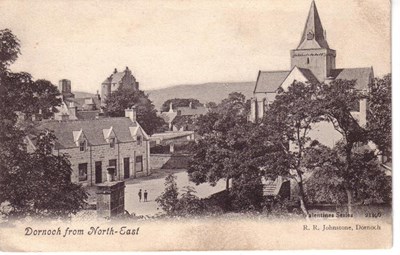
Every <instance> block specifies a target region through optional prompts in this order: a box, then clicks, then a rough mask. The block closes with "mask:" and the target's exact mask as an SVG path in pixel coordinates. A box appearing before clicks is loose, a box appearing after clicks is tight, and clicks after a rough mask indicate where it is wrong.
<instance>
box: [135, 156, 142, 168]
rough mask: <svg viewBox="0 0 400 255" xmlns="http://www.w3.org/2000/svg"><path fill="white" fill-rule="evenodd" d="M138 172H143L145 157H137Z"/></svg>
mask: <svg viewBox="0 0 400 255" xmlns="http://www.w3.org/2000/svg"><path fill="white" fill-rule="evenodd" d="M136 172H143V156H136Z"/></svg>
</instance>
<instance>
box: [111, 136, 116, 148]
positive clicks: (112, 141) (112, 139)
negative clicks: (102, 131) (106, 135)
mask: <svg viewBox="0 0 400 255" xmlns="http://www.w3.org/2000/svg"><path fill="white" fill-rule="evenodd" d="M114 147H115V138H110V148H114Z"/></svg>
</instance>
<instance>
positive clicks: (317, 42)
mask: <svg viewBox="0 0 400 255" xmlns="http://www.w3.org/2000/svg"><path fill="white" fill-rule="evenodd" d="M320 48H324V49H329V45H328V42H327V41H326V36H325V32H324V28H323V27H322V23H321V20H320V18H319V15H318V10H317V6H316V5H315V2H314V0H313V1H312V3H311V7H310V11H309V13H308V18H307V22H306V25H305V27H304V31H303V35H302V37H301V41H300V44H299V46H298V47H297V49H299V50H300V49H320Z"/></svg>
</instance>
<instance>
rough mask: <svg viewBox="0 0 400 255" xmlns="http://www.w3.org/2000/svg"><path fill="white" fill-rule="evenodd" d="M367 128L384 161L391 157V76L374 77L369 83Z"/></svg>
mask: <svg viewBox="0 0 400 255" xmlns="http://www.w3.org/2000/svg"><path fill="white" fill-rule="evenodd" d="M369 90H370V92H369V95H368V109H369V110H368V112H367V120H368V122H367V129H368V132H369V137H370V139H371V140H372V141H373V142H374V143H375V144H377V145H378V149H379V150H380V151H381V154H382V156H384V157H385V158H386V159H385V158H384V161H389V162H390V161H391V157H392V76H391V74H388V75H385V76H384V77H383V78H376V79H375V80H374V82H372V83H371V84H370V85H369Z"/></svg>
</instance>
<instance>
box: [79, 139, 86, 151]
mask: <svg viewBox="0 0 400 255" xmlns="http://www.w3.org/2000/svg"><path fill="white" fill-rule="evenodd" d="M79 150H80V151H86V140H83V141H80V142H79Z"/></svg>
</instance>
